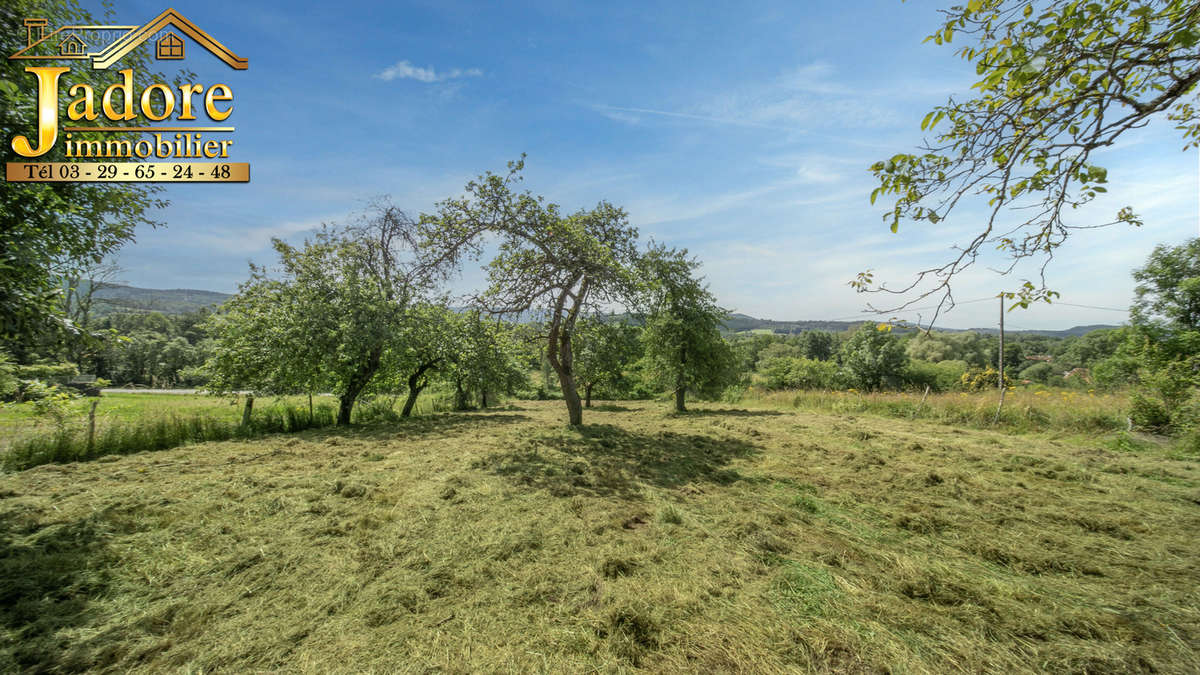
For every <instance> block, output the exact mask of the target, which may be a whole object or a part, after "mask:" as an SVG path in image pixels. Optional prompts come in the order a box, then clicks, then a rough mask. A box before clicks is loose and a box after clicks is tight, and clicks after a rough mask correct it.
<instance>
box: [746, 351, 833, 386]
mask: <svg viewBox="0 0 1200 675" xmlns="http://www.w3.org/2000/svg"><path fill="white" fill-rule="evenodd" d="M760 372H761V373H762V374H763V376H764V377H765V378H766V383H765V384H766V386H767V388H768V389H840V388H842V387H843V386H845V382H844V381H843V378H842V374H841V371H840V369H839V368H838V365H837V364H836V363H834V362H832V361H818V360H816V359H806V358H796V357H782V358H775V359H771V360H769V361H767V362H765V364H764V367H763V369H762V370H761V371H760Z"/></svg>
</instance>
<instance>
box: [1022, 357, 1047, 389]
mask: <svg viewBox="0 0 1200 675" xmlns="http://www.w3.org/2000/svg"><path fill="white" fill-rule="evenodd" d="M1053 375H1055V371H1054V366H1053V365H1051V364H1049V363H1046V362H1045V361H1038V362H1037V363H1035V364H1033V365H1032V366H1029V367H1027V368H1026V369H1025V370H1022V371H1021V373H1020V375H1018V377H1020V378H1021V379H1022V380H1030V381H1032V382H1037V383H1040V384H1046V383H1047V382H1049V380H1050V378H1051V377H1052V376H1053Z"/></svg>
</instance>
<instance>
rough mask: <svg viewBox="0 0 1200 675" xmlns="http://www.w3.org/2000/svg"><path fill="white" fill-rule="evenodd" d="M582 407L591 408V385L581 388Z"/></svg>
mask: <svg viewBox="0 0 1200 675" xmlns="http://www.w3.org/2000/svg"><path fill="white" fill-rule="evenodd" d="M583 407H585V408H590V407H592V385H590V384H589V385H587V386H586V387H584V388H583Z"/></svg>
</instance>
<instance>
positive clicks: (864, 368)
mask: <svg viewBox="0 0 1200 675" xmlns="http://www.w3.org/2000/svg"><path fill="white" fill-rule="evenodd" d="M840 356H841V361H842V367H843V368H844V369H845V371H846V376H847V378H848V379H849V380H850V382H851V383H853V384H855V385H856V386H858V387H859V388H861V389H865V390H867V391H876V390H878V389H881V388H883V386H884V385H885V384H886V385H890V386H892V387H896V386H898V385H899V384H900V382H901V378H902V377H903V375H904V370H905V368H906V367H907V365H908V355H907V354H906V353H905V351H904V346H903V345H902V344H901V343H900V340H899V339H897V337H896V335H895V334H894V333H892V327H891V326H890V325H888V324H874V323H864V324H863V325H862V326H860V327H859V329H858V330H857V331H855V332H854V334H853V335H851V336H850V339H849V340H847V341H846V343H845V344H843V345H842V349H841V354H840Z"/></svg>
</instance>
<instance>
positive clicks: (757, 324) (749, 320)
mask: <svg viewBox="0 0 1200 675" xmlns="http://www.w3.org/2000/svg"><path fill="white" fill-rule="evenodd" d="M870 320H871V319H870V318H869V317H866V316H864V317H863V319H861V320H859V321H774V320H771V319H756V318H754V317H752V316H749V315H746V314H733V315H731V316H730V318H729V320H728V321H726V322H725V328H726V330H728V331H729V332H730V333H741V332H746V331H755V330H769V331H771V332H773V333H801V332H804V331H806V330H823V331H829V332H833V333H839V332H842V331H845V330H853V329H855V328H858V327H859V326H861V325H862V323H863V322H864V321H870ZM1103 328H1120V326H1114V325H1108V324H1096V325H1090V326H1074V327H1071V328H1065V329H1061V330H1049V329H1047V330H1006V331H1004V332H1005V333H1007V334H1010V335H1016V334H1024V335H1046V336H1049V337H1071V336H1079V335H1083V334H1085V333H1090V332H1092V331H1094V330H1100V329H1103ZM908 330H914V329H907V328H899V329H897V331H898V332H905V331H908ZM936 330H938V331H941V332H945V333H965V332H974V333H999V332H1000V331H999V330H998V329H996V328H965V329H964V328H942V327H940V326H939V327H938V328H937V329H936Z"/></svg>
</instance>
